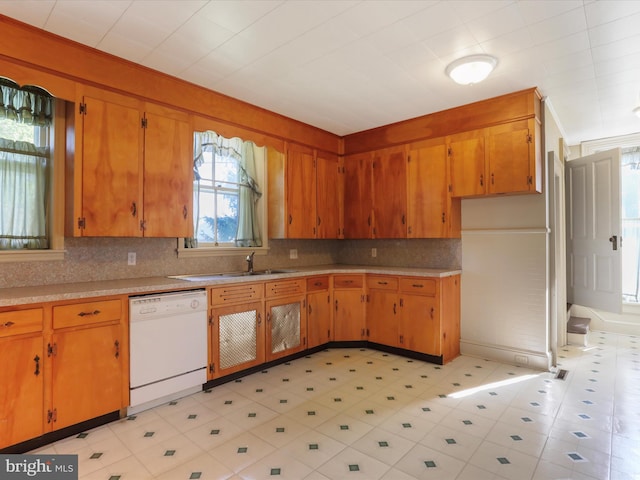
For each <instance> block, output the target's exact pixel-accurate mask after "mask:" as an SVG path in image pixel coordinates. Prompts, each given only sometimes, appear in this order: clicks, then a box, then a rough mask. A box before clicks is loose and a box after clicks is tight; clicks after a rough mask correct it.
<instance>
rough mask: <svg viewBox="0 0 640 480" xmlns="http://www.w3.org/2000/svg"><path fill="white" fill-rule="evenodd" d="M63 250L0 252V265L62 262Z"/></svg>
mask: <svg viewBox="0 0 640 480" xmlns="http://www.w3.org/2000/svg"><path fill="white" fill-rule="evenodd" d="M64 254H65V250H0V263H9V262H53V261H60V260H64Z"/></svg>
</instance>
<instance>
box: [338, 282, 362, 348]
mask: <svg viewBox="0 0 640 480" xmlns="http://www.w3.org/2000/svg"><path fill="white" fill-rule="evenodd" d="M333 304H334V305H333V326H334V340H335V341H336V342H344V341H354V340H355V341H360V340H364V339H365V338H366V323H365V320H366V317H365V295H364V275H334V277H333Z"/></svg>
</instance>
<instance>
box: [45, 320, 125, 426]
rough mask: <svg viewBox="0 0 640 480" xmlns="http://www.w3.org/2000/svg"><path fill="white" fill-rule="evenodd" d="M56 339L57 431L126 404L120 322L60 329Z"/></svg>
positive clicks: (54, 395)
mask: <svg viewBox="0 0 640 480" xmlns="http://www.w3.org/2000/svg"><path fill="white" fill-rule="evenodd" d="M52 342H53V343H52V344H50V347H51V348H50V353H51V355H52V359H53V362H52V364H53V367H52V369H53V375H52V380H53V386H52V407H51V413H52V417H51V422H52V425H51V428H52V429H53V430H57V429H60V428H64V427H68V426H69V425H74V424H76V423H79V422H82V421H84V420H89V419H91V418H95V417H99V416H100V415H104V414H107V413H110V412H113V411H116V410H119V409H120V408H122V407H123V405H122V401H121V399H122V374H123V368H124V367H123V365H122V361H121V358H122V355H121V345H122V338H121V333H120V325H104V326H99V327H91V328H84V329H81V330H72V331H67V332H57V333H54V334H53V336H52Z"/></svg>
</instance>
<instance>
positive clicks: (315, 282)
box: [307, 275, 329, 292]
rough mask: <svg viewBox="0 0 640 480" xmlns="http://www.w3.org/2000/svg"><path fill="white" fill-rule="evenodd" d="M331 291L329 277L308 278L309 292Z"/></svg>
mask: <svg viewBox="0 0 640 480" xmlns="http://www.w3.org/2000/svg"><path fill="white" fill-rule="evenodd" d="M328 289H329V276H328V275H325V276H322V277H311V278H307V292H317V291H319V290H328Z"/></svg>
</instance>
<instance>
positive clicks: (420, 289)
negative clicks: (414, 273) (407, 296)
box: [400, 277, 438, 297]
mask: <svg viewBox="0 0 640 480" xmlns="http://www.w3.org/2000/svg"><path fill="white" fill-rule="evenodd" d="M437 289H438V280H435V279H433V278H420V277H413V278H401V279H400V291H401V292H402V293H411V294H414V295H428V296H430V297H434V296H435V295H436V292H437Z"/></svg>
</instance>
